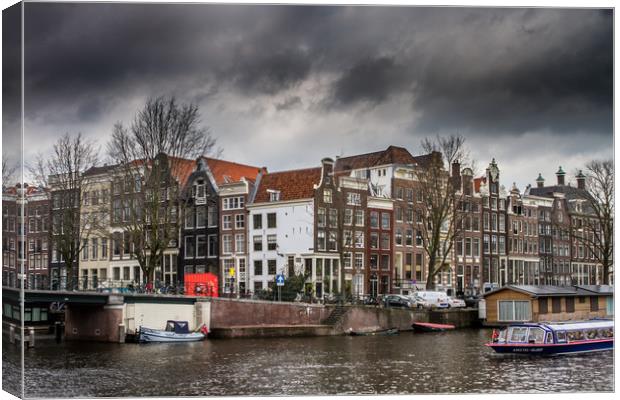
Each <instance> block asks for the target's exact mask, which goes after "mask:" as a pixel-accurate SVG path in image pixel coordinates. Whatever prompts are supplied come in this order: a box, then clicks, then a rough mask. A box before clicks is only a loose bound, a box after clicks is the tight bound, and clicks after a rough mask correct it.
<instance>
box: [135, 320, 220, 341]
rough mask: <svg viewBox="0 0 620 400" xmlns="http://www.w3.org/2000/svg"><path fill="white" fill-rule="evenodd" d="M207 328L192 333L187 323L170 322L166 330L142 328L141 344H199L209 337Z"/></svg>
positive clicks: (139, 338)
mask: <svg viewBox="0 0 620 400" xmlns="http://www.w3.org/2000/svg"><path fill="white" fill-rule="evenodd" d="M207 333H208V331H207V328H206V326H205V325H202V327H201V328H200V331H199V332H190V331H189V324H188V322H187V321H168V322H166V329H164V330H162V329H151V328H145V327H143V326H141V327H140V328H139V333H138V341H139V342H140V343H151V342H162V343H163V342H197V341H200V340H203V339H204V338H205V337H207Z"/></svg>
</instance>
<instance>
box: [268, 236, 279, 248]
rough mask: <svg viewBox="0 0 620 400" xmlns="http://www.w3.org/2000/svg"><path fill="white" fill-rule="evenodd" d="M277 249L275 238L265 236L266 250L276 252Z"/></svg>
mask: <svg viewBox="0 0 620 400" xmlns="http://www.w3.org/2000/svg"><path fill="white" fill-rule="evenodd" d="M277 248H278V244H277V236H276V235H267V250H276V249H277Z"/></svg>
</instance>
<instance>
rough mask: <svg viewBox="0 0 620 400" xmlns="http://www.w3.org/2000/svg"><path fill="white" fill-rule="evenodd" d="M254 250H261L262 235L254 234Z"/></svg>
mask: <svg viewBox="0 0 620 400" xmlns="http://www.w3.org/2000/svg"><path fill="white" fill-rule="evenodd" d="M254 251H263V237H262V236H254Z"/></svg>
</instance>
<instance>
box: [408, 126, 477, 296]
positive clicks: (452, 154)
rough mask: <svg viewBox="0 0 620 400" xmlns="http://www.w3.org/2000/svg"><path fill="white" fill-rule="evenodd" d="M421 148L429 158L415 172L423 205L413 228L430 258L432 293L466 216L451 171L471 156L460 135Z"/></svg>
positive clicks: (417, 208)
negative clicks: (461, 210)
mask: <svg viewBox="0 0 620 400" xmlns="http://www.w3.org/2000/svg"><path fill="white" fill-rule="evenodd" d="M421 147H422V151H423V153H424V154H428V156H427V157H426V160H425V162H424V163H421V164H420V165H417V166H416V167H415V168H414V175H415V181H416V182H415V187H416V188H417V191H418V196H419V197H421V201H419V202H416V206H414V210H415V211H416V214H417V215H418V216H419V222H418V221H417V220H416V221H413V222H412V224H413V225H414V227H415V229H417V230H418V231H419V232H420V233H421V235H422V246H423V249H424V252H425V253H426V255H427V257H428V268H427V274H426V288H427V289H429V290H433V289H434V288H435V277H436V276H437V275H438V274H439V273H440V272H442V271H443V270H444V269H445V268H446V266H447V264H446V260H448V258H449V257H450V254H451V251H452V247H453V245H454V241H455V239H456V238H458V237H459V236H460V235H461V233H462V227H463V223H462V218H463V217H464V213H461V212H459V211H458V209H457V208H458V205H459V204H460V201H461V197H462V193H461V192H460V190H459V189H460V188H459V185H458V184H457V183H456V182H454V181H453V180H452V179H450V175H449V172H448V169H449V168H450V167H451V165H452V164H453V163H454V162H457V161H458V162H460V163H461V165H464V164H466V163H467V162H468V160H469V153H468V151H467V149H466V148H465V138H463V137H462V136H459V135H452V136H448V137H440V136H437V137H435V138H433V139H431V138H425V139H423V140H422V143H421Z"/></svg>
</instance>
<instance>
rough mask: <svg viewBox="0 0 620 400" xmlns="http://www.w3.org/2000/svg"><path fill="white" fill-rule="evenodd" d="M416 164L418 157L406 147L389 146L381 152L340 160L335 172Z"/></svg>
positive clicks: (337, 161)
mask: <svg viewBox="0 0 620 400" xmlns="http://www.w3.org/2000/svg"><path fill="white" fill-rule="evenodd" d="M416 162H417V161H416V157H413V156H412V155H411V153H409V150H407V149H405V148H404V147H398V146H389V147H388V148H387V149H385V150H381V151H375V152H372V153H366V154H359V155H355V156H349V157H341V158H338V159H337V160H336V165H335V168H334V171H349V170H352V169H360V168H368V167H373V166H378V165H386V164H405V165H407V164H415V163H416Z"/></svg>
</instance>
